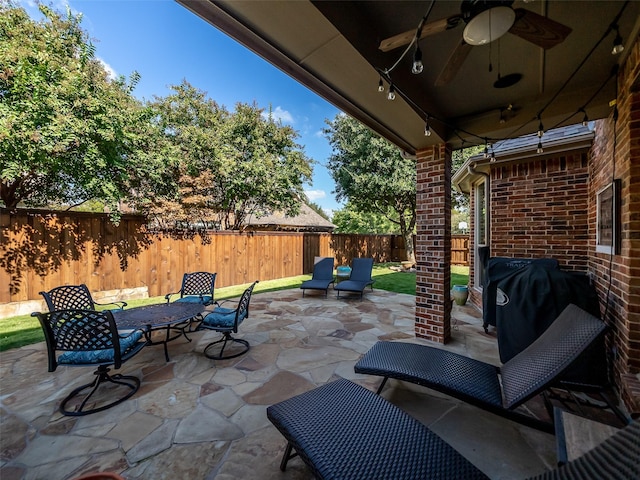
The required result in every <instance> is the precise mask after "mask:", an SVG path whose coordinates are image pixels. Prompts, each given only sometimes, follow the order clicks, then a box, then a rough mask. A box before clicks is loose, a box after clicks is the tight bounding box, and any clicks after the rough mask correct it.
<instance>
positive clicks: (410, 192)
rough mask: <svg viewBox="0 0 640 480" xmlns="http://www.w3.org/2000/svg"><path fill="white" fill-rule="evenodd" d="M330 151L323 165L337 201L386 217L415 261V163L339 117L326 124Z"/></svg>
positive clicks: (344, 117) (386, 143)
mask: <svg viewBox="0 0 640 480" xmlns="http://www.w3.org/2000/svg"><path fill="white" fill-rule="evenodd" d="M327 125H328V128H326V129H325V134H326V135H327V137H328V139H329V142H330V144H331V146H332V147H333V153H332V155H331V157H330V159H329V162H328V165H327V166H328V168H329V170H330V172H331V176H332V177H333V179H334V181H335V182H336V191H335V193H336V196H337V199H338V200H348V201H349V203H350V204H351V205H352V208H353V209H355V210H357V211H360V212H363V213H373V214H377V215H381V216H383V217H386V218H387V219H388V220H389V221H391V222H392V223H394V224H396V225H398V228H399V230H400V233H401V235H402V236H403V237H404V240H405V245H407V246H408V248H407V260H409V261H415V254H414V251H413V241H412V234H413V230H414V227H415V224H416V160H415V159H412V158H407V157H404V156H402V154H401V152H400V149H398V147H396V146H395V145H393V144H392V143H390V142H389V141H387V140H385V139H383V138H382V137H380V136H378V135H377V134H375V133H374V132H372V131H371V130H370V129H368V128H367V127H365V126H364V125H362V124H361V123H359V122H358V121H356V120H354V119H353V118H351V117H348V116H346V115H344V114H338V115H337V116H336V117H335V118H334V119H333V121H330V120H327Z"/></svg>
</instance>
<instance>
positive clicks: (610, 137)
mask: <svg viewBox="0 0 640 480" xmlns="http://www.w3.org/2000/svg"><path fill="white" fill-rule="evenodd" d="M639 78H640V44H638V42H636V44H635V45H634V46H633V48H632V49H631V51H630V54H629V57H628V58H627V60H626V62H625V63H624V65H622V68H621V70H620V74H619V78H618V89H619V94H618V99H617V102H618V111H619V117H618V121H617V122H616V123H614V120H613V116H612V115H611V116H610V117H609V118H608V119H606V120H602V121H599V122H597V125H596V140H595V141H594V145H593V147H592V151H591V164H590V167H591V170H590V177H591V184H590V188H589V216H588V222H589V239H590V241H589V270H590V271H591V272H593V273H594V276H595V278H596V282H597V289H598V293H599V295H600V299H601V302H602V304H603V305H605V306H606V307H605V308H606V310H605V311H604V312H603V313H604V314H605V321H607V323H608V324H609V325H610V326H611V327H612V336H611V337H610V339H611V342H610V343H611V345H610V347H611V348H612V351H613V362H612V363H613V364H612V365H611V367H612V370H613V373H614V376H613V377H614V381H615V382H616V384H617V385H618V386H619V387H620V390H621V394H622V396H623V399H624V400H625V403H626V404H627V406H629V407H630V409H634V408H635V409H636V410H635V411H636V412H637V413H640V411H639V410H640V399H638V398H637V396H638V393H639V392H638V391H637V386H634V384H635V383H637V380H634V379H638V377H636V376H635V375H634V374H638V373H639V372H640V93H639V92H640V88H639V87H640V81H639ZM614 151H615V154H614ZM612 178H616V179H620V181H621V187H622V188H621V208H620V220H621V222H620V224H621V236H620V238H621V250H620V254H619V255H613V256H610V255H609V254H605V253H598V252H596V248H595V239H596V216H597V213H596V207H597V193H598V192H599V191H600V190H601V189H602V188H603V187H605V186H607V185H608V184H609V183H610V182H611V180H612Z"/></svg>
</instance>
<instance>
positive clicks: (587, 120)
mask: <svg viewBox="0 0 640 480" xmlns="http://www.w3.org/2000/svg"><path fill="white" fill-rule="evenodd" d="M580 111H581V112H583V113H584V117H582V126H583V127H586V126H587V125H589V117H588V116H587V112H586V111H585V110H584V108H581V109H580Z"/></svg>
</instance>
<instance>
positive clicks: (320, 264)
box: [300, 257, 335, 297]
mask: <svg viewBox="0 0 640 480" xmlns="http://www.w3.org/2000/svg"><path fill="white" fill-rule="evenodd" d="M334 281H335V280H334V278H333V258H332V257H316V259H315V264H314V265H313V274H312V276H311V280H307V281H305V282H302V285H300V288H301V289H302V296H303V297H304V292H305V290H307V289H309V290H324V296H325V297H326V296H327V294H328V292H329V285H331V284H332V283H333V282H334Z"/></svg>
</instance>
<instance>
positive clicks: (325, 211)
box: [322, 208, 335, 220]
mask: <svg viewBox="0 0 640 480" xmlns="http://www.w3.org/2000/svg"><path fill="white" fill-rule="evenodd" d="M322 211H323V212H324V213H326V214H327V217H329V219H330V220H331V219H333V212H335V210H334V209H333V208H323V209H322Z"/></svg>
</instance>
